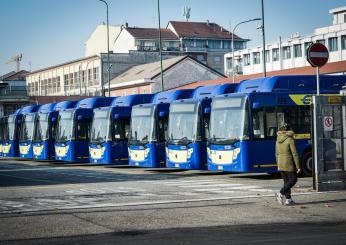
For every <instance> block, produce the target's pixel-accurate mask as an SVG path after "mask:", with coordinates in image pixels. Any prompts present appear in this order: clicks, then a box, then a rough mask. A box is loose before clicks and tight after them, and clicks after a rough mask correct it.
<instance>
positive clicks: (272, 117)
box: [266, 107, 278, 137]
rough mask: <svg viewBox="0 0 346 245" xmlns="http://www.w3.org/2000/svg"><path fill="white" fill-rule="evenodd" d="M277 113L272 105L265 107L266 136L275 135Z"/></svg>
mask: <svg viewBox="0 0 346 245" xmlns="http://www.w3.org/2000/svg"><path fill="white" fill-rule="evenodd" d="M277 126H278V122H277V114H276V111H275V108H274V107H267V108H266V137H276V131H277Z"/></svg>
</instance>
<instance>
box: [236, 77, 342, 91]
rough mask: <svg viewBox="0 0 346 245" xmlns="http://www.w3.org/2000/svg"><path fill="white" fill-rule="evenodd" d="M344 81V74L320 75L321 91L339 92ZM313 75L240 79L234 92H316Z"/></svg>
mask: <svg viewBox="0 0 346 245" xmlns="http://www.w3.org/2000/svg"><path fill="white" fill-rule="evenodd" d="M345 83H346V76H344V75H320V91H321V93H329V92H339V91H340V90H341V89H342V86H344V85H345ZM316 84H317V82H316V76H315V75H287V76H273V77H265V78H256V79H250V80H244V81H242V82H241V83H240V84H239V85H238V87H237V89H236V92H239V93H251V92H290V93H316V87H317V86H316Z"/></svg>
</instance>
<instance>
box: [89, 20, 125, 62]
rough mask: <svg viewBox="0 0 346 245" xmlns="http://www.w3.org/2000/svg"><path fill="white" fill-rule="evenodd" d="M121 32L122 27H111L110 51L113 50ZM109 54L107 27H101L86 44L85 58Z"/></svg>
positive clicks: (97, 28)
mask: <svg viewBox="0 0 346 245" xmlns="http://www.w3.org/2000/svg"><path fill="white" fill-rule="evenodd" d="M120 31H121V27H120V26H109V49H110V50H112V49H113V45H114V41H115V39H116V38H117V37H118V35H119V33H120ZM106 52H107V25H99V26H97V27H96V29H95V30H94V31H93V33H92V34H91V35H90V37H89V38H88V40H87V41H86V42H85V56H86V57H88V56H92V55H98V54H100V53H106Z"/></svg>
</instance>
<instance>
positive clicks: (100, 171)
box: [0, 160, 346, 244]
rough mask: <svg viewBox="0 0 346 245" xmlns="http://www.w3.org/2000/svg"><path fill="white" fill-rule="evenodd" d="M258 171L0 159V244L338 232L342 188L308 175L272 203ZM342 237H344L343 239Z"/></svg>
mask: <svg viewBox="0 0 346 245" xmlns="http://www.w3.org/2000/svg"><path fill="white" fill-rule="evenodd" d="M281 184H282V183H281V180H280V179H278V178H276V177H272V176H269V175H266V174H241V175H239V174H229V173H217V172H207V171H181V170H172V169H171V170H170V169H140V168H131V167H128V166H92V165H88V164H72V165H71V164H61V163H60V164H58V163H48V162H41V163H37V162H31V161H7V160H0V241H1V242H0V243H1V244H251V243H260V244H274V243H278V242H280V243H284V244H289V243H291V242H294V243H298V244H307V243H301V241H309V243H310V241H316V242H315V244H326V241H328V244H340V243H338V242H340V241H344V240H345V231H346V229H345V228H346V227H345V221H346V211H345V210H346V192H331V193H316V192H314V191H312V189H311V178H301V179H299V182H298V184H297V186H296V187H295V188H294V190H293V193H294V194H293V195H294V197H295V199H296V201H297V202H298V205H296V206H292V207H284V206H280V205H278V203H277V202H276V200H275V198H274V191H276V190H278V189H279V188H280V186H281ZM342 239H344V240H342Z"/></svg>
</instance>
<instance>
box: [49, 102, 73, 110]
mask: <svg viewBox="0 0 346 245" xmlns="http://www.w3.org/2000/svg"><path fill="white" fill-rule="evenodd" d="M77 103H78V100H73V101H68V100H66V101H61V102H58V103H56V105H55V108H54V110H56V111H61V110H64V109H70V108H74V107H75V106H76V105H77Z"/></svg>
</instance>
